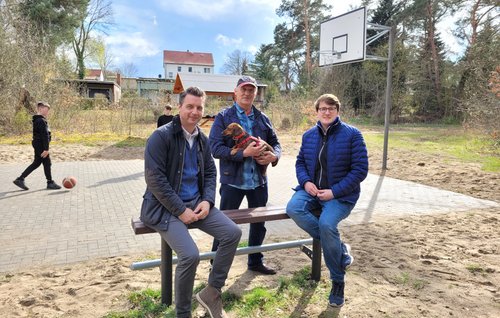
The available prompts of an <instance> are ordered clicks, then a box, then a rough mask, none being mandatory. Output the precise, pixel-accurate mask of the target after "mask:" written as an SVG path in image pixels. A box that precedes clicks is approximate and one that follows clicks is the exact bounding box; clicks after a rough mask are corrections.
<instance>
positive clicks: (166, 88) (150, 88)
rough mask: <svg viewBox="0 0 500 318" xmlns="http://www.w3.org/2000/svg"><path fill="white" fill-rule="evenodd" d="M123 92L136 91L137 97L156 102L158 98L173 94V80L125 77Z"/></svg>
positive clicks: (123, 79)
mask: <svg viewBox="0 0 500 318" xmlns="http://www.w3.org/2000/svg"><path fill="white" fill-rule="evenodd" d="M121 82H122V85H121V87H122V90H123V92H126V91H135V92H136V93H137V96H140V97H144V98H149V99H151V100H154V99H156V98H158V97H161V96H164V95H166V94H169V93H172V89H173V87H174V80H173V79H165V78H154V77H153V78H149V77H123V78H122V81H121Z"/></svg>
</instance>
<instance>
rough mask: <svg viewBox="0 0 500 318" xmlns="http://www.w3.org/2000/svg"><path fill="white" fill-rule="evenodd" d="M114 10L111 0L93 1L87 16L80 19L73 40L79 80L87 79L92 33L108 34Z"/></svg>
mask: <svg viewBox="0 0 500 318" xmlns="http://www.w3.org/2000/svg"><path fill="white" fill-rule="evenodd" d="M112 17H113V10H112V8H111V1H109V0H91V2H90V5H89V6H88V9H87V12H86V15H85V16H83V17H82V18H81V19H80V25H79V27H78V28H77V31H76V33H75V35H74V38H73V42H72V44H73V51H74V52H75V56H76V69H77V73H78V77H79V78H81V79H82V78H84V77H85V58H86V57H87V56H88V50H87V43H88V41H89V39H90V37H91V32H92V31H99V32H103V33H106V29H107V28H108V27H109V26H110V25H111V23H112Z"/></svg>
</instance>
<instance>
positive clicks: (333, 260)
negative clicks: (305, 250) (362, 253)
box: [286, 190, 354, 282]
mask: <svg viewBox="0 0 500 318" xmlns="http://www.w3.org/2000/svg"><path fill="white" fill-rule="evenodd" d="M353 208H354V204H352V203H348V202H344V201H339V200H337V199H333V200H329V201H320V200H319V199H318V198H316V197H313V196H311V195H310V194H309V193H307V192H306V191H305V190H298V191H297V192H295V193H294V194H293V196H292V198H291V199H290V201H289V202H288V205H287V207H286V213H287V214H288V216H290V218H291V219H293V220H294V221H295V223H297V225H298V226H299V227H300V228H301V229H303V230H304V231H306V232H307V233H309V235H311V237H313V238H315V239H318V240H320V241H321V248H322V249H323V256H324V257H325V263H326V267H328V269H329V270H330V279H331V280H333V281H334V282H343V281H344V275H345V271H344V269H343V268H342V255H343V251H342V241H341V240H340V234H339V231H338V229H337V226H338V224H339V223H340V221H342V220H343V219H345V218H346V217H348V216H349V214H350V213H351V210H352V209H353ZM314 211H321V214H320V216H319V218H318V217H317V216H315V215H314V214H313V212H314Z"/></svg>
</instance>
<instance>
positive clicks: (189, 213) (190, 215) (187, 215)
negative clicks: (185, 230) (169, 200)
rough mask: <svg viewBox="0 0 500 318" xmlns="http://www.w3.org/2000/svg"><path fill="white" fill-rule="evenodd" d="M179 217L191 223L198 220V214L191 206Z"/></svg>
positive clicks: (186, 222) (183, 221) (185, 222)
mask: <svg viewBox="0 0 500 318" xmlns="http://www.w3.org/2000/svg"><path fill="white" fill-rule="evenodd" d="M179 219H180V220H181V221H182V223H184V224H191V223H193V222H196V221H198V214H196V213H194V211H193V210H191V209H190V208H186V210H184V212H182V214H181V215H179Z"/></svg>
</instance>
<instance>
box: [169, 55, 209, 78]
mask: <svg viewBox="0 0 500 318" xmlns="http://www.w3.org/2000/svg"><path fill="white" fill-rule="evenodd" d="M163 69H164V70H165V78H167V79H175V77H176V75H177V73H181V74H183V73H193V74H214V57H213V55H212V53H199V52H189V50H188V51H185V52H184V51H169V50H164V51H163Z"/></svg>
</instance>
